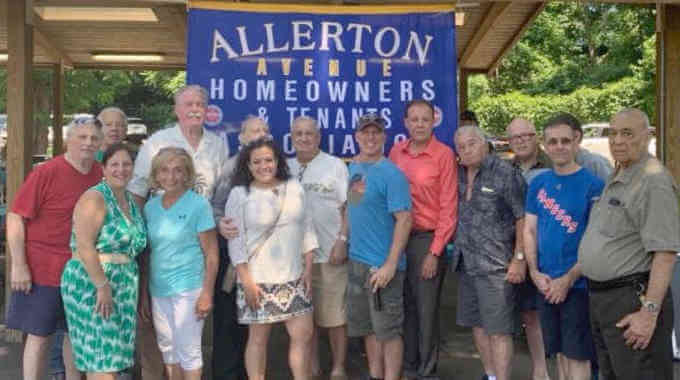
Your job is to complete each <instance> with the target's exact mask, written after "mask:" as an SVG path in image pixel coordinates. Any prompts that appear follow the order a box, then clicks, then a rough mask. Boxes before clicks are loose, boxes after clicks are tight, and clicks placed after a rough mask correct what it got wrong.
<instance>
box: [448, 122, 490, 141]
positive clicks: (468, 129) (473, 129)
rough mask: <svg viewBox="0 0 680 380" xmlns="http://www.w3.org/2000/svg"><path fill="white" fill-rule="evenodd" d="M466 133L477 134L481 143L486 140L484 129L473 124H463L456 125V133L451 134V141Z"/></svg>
mask: <svg viewBox="0 0 680 380" xmlns="http://www.w3.org/2000/svg"><path fill="white" fill-rule="evenodd" d="M467 133H472V134H473V135H475V136H477V138H479V140H480V141H481V142H483V143H486V142H487V139H486V136H485V135H484V131H482V129H481V128H479V127H477V126H475V125H464V126H462V127H458V128H457V129H456V133H455V134H454V135H453V141H456V140H458V137H459V136H461V135H463V134H467Z"/></svg>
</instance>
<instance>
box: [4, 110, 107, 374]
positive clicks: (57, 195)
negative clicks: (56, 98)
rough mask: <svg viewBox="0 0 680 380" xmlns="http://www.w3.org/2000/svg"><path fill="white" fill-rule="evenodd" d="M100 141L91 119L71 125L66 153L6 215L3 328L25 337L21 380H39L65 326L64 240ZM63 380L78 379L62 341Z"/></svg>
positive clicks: (95, 166) (96, 176)
mask: <svg viewBox="0 0 680 380" xmlns="http://www.w3.org/2000/svg"><path fill="white" fill-rule="evenodd" d="M101 140H102V132H101V123H100V122H99V121H98V120H96V119H84V120H77V122H75V123H73V124H71V127H70V128H69V130H68V132H67V134H66V153H65V154H64V155H61V156H57V157H55V158H54V159H52V160H50V161H48V162H46V163H44V164H42V165H40V166H38V167H36V168H35V169H33V171H32V172H31V173H30V174H29V175H28V177H27V178H26V181H25V182H24V183H23V184H22V185H21V187H20V188H19V191H18V192H17V194H16V196H15V197H14V201H13V202H12V207H11V209H10V211H9V213H8V214H7V243H8V246H9V250H10V255H11V258H12V260H11V263H12V264H11V265H12V271H11V273H12V278H11V286H12V296H11V298H10V303H9V308H8V312H7V327H9V328H11V329H17V330H21V331H23V332H24V333H26V334H27V336H26V344H25V346H24V357H23V378H24V380H38V379H42V378H43V376H44V375H43V373H42V372H43V370H44V368H45V362H46V360H47V349H48V343H49V337H50V335H52V334H53V333H54V332H55V330H56V329H57V326H59V325H61V326H64V325H65V321H64V306H63V304H62V301H61V294H60V290H59V285H60V283H61V273H62V271H63V269H64V265H66V262H67V261H68V260H69V259H70V258H71V249H70V248H69V239H70V237H71V220H72V218H73V208H74V207H75V204H76V202H77V201H78V198H80V196H81V195H82V194H83V193H84V192H85V191H86V190H87V189H89V188H90V187H92V186H94V185H96V184H97V183H98V182H99V181H100V180H101V179H102V169H101V166H100V165H99V163H97V162H95V159H94V155H95V152H96V151H97V149H99V145H100V143H101ZM64 347H65V348H64V354H65V355H64V361H65V367H66V376H67V379H69V380H70V379H76V378H77V377H78V376H79V374H78V372H77V370H76V369H75V367H74V366H73V362H72V358H71V355H70V354H69V353H70V352H71V348H70V344H69V341H68V339H64Z"/></svg>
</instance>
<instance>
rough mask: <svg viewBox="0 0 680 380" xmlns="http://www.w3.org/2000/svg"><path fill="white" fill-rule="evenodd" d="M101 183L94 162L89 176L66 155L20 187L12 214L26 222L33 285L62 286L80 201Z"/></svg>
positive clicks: (41, 168)
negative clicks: (74, 218) (80, 170)
mask: <svg viewBox="0 0 680 380" xmlns="http://www.w3.org/2000/svg"><path fill="white" fill-rule="evenodd" d="M101 179H102V168H101V166H100V165H99V163H97V162H95V163H94V164H93V165H92V168H91V169H90V172H89V173H87V174H82V173H80V172H79V171H77V170H76V169H75V168H74V167H73V166H71V164H69V163H68V161H66V159H65V158H64V156H63V155H61V156H57V157H55V158H54V159H52V160H50V161H48V162H46V163H44V164H42V165H39V166H37V167H35V168H34V169H33V170H32V171H31V172H30V173H29V174H28V177H27V178H26V181H24V183H23V184H22V185H21V187H20V188H19V191H18V192H17V194H16V196H15V197H14V201H13V202H12V208H11V210H10V211H11V212H13V213H15V214H18V215H20V216H22V217H23V218H24V226H25V230H26V237H25V243H24V249H25V252H26V261H27V262H28V267H29V269H30V271H31V276H32V278H33V282H34V283H36V284H39V285H49V286H59V284H60V283H61V272H62V271H63V270H64V265H66V262H67V261H68V259H70V258H71V249H70V248H69V242H70V238H71V227H72V219H73V209H74V207H75V205H76V202H77V201H78V198H80V196H81V195H82V194H83V193H84V192H85V191H86V190H87V189H89V188H90V187H92V186H94V185H96V184H97V183H99V181H101Z"/></svg>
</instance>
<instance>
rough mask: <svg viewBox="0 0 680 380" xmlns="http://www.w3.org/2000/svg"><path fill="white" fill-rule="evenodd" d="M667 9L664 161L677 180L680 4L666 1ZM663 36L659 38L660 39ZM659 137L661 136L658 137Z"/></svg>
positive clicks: (662, 71) (679, 156) (663, 32)
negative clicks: (667, 3) (671, 3)
mask: <svg viewBox="0 0 680 380" xmlns="http://www.w3.org/2000/svg"><path fill="white" fill-rule="evenodd" d="M661 9H662V10H663V16H664V17H663V22H664V25H663V29H662V30H661V32H660V34H661V37H662V38H661V63H662V64H661V65H660V66H661V67H658V66H657V75H659V76H660V78H659V83H660V86H661V88H662V90H661V99H657V104H661V107H659V108H658V109H661V110H662V115H660V117H662V123H661V124H662V128H663V130H661V136H660V137H661V140H662V141H661V144H663V152H665V154H664V155H663V156H664V157H663V159H664V163H665V164H666V167H667V168H668V169H669V170H670V171H671V173H672V174H673V176H674V177H675V180H676V181H680V97H678V93H680V5H665V6H663V7H662V8H661ZM658 41H659V40H657V43H659V42H658ZM657 141H658V139H657Z"/></svg>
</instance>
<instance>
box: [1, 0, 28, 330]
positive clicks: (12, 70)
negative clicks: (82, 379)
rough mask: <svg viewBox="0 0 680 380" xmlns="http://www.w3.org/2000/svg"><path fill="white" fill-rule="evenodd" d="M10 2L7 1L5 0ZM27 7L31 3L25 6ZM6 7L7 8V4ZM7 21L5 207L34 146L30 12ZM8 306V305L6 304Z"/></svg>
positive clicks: (20, 6) (21, 6)
mask: <svg viewBox="0 0 680 380" xmlns="http://www.w3.org/2000/svg"><path fill="white" fill-rule="evenodd" d="M7 1H9V0H7ZM28 3H30V2H28ZM7 5H9V4H7ZM5 14H6V17H7V19H6V20H5V25H7V37H8V38H7V50H8V53H9V59H8V61H7V204H12V200H14V194H16V192H17V190H18V189H19V187H20V186H21V184H22V183H23V181H24V178H25V177H26V175H27V174H28V172H29V170H30V168H31V155H32V151H31V148H32V146H33V144H32V140H33V136H32V135H33V82H32V81H33V78H32V75H33V25H31V24H30V23H29V20H31V15H32V10H31V9H28V5H26V3H25V2H24V1H21V2H16V4H15V2H12V6H8V7H7V12H6V13H5ZM10 259H11V257H9V255H8V257H7V263H6V264H5V275H6V276H5V279H7V281H5V285H6V287H5V300H6V301H7V302H8V301H9V295H10V292H9V284H10V281H9V279H11V278H12V276H11V273H10V269H11V263H10V261H11V260H10ZM7 304H8V303H7ZM7 335H8V338H9V339H10V340H15V341H16V340H21V334H19V333H18V332H13V333H10V334H7Z"/></svg>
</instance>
